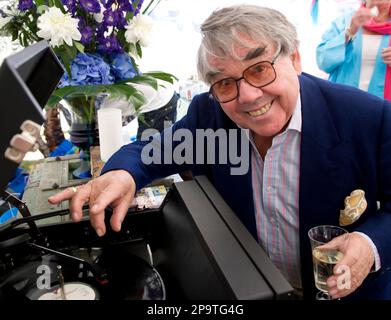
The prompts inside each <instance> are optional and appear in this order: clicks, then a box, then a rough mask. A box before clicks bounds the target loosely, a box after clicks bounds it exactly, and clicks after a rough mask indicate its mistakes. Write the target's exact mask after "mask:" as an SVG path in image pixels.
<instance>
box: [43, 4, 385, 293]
mask: <svg viewBox="0 0 391 320" xmlns="http://www.w3.org/2000/svg"><path fill="white" fill-rule="evenodd" d="M201 31H202V35H203V39H202V43H201V46H200V49H199V53H198V70H199V73H200V76H201V77H202V79H204V80H205V81H206V82H208V83H210V84H211V88H210V93H204V94H201V95H198V96H196V97H194V99H193V101H192V103H191V105H190V107H189V110H188V114H187V115H186V116H185V117H184V118H183V119H182V120H180V121H178V122H177V123H175V124H174V125H173V126H172V128H170V129H168V130H166V131H165V132H164V133H163V136H162V138H161V141H162V142H163V143H162V151H163V155H164V156H161V158H162V161H161V162H159V161H155V162H153V161H152V162H151V161H149V162H148V163H146V161H145V154H146V153H145V152H144V151H145V148H146V147H150V143H149V142H148V141H144V142H137V143H133V144H131V145H127V146H124V147H122V149H120V150H119V151H118V152H117V153H116V154H115V155H114V156H113V157H112V158H111V159H110V160H109V161H108V163H107V164H106V166H105V167H104V170H103V174H102V175H101V176H100V177H99V178H98V179H96V180H94V181H92V182H90V183H89V184H87V185H84V186H82V187H80V188H79V189H78V190H77V191H76V192H74V191H75V190H73V191H72V190H71V189H67V190H65V191H63V192H62V193H60V194H57V195H55V196H54V197H52V198H50V199H49V201H50V202H51V203H58V202H60V201H63V200H65V199H71V215H72V218H73V220H74V221H78V220H80V219H81V217H82V206H83V204H84V203H86V202H87V201H88V202H89V205H90V220H91V223H92V225H93V227H94V228H95V229H96V231H97V233H98V234H99V235H103V234H104V233H105V223H104V209H105V207H106V206H107V205H109V204H111V205H112V207H113V215H112V217H111V221H110V223H111V227H112V228H113V229H114V230H119V229H120V228H121V221H122V220H123V219H124V216H125V215H126V212H127V208H128V206H129V204H130V202H131V200H132V198H133V196H134V194H135V191H136V189H139V188H142V187H143V186H145V185H146V184H147V183H149V182H151V181H152V180H154V179H156V178H159V177H163V176H167V175H170V174H173V173H175V172H179V171H184V170H191V171H192V172H193V174H194V175H199V174H204V175H206V176H208V177H209V179H210V180H211V181H212V183H213V184H214V186H215V187H216V189H217V190H218V191H219V192H220V193H221V195H222V196H223V197H224V199H225V200H226V202H227V203H228V204H229V205H230V206H231V208H232V209H233V210H234V212H235V213H236V214H237V215H238V217H239V218H240V219H241V221H242V222H243V224H244V225H245V226H246V227H247V229H248V230H249V231H250V232H251V234H252V235H253V236H254V238H255V239H256V240H257V241H258V242H259V244H260V246H262V247H263V249H264V250H265V251H266V252H267V253H268V255H269V257H270V258H271V260H272V261H273V262H274V263H275V265H276V266H277V268H279V270H280V271H281V272H282V274H283V275H284V276H285V277H286V279H287V280H288V281H289V282H290V283H291V285H292V286H293V287H294V288H296V289H297V290H298V292H303V293H304V298H309V299H311V298H314V296H315V293H314V292H315V291H314V290H315V286H314V279H313V273H312V257H311V248H310V243H309V240H308V237H307V233H308V230H309V229H310V228H311V227H313V226H315V225H325V224H330V225H338V223H339V215H340V210H341V209H343V208H344V199H345V198H346V197H347V196H348V195H349V194H350V193H351V192H352V191H353V190H356V189H361V190H363V191H364V192H365V196H366V200H367V203H368V207H367V209H366V211H365V212H364V213H363V214H362V216H361V217H360V218H359V219H358V220H357V221H355V222H354V223H352V224H351V225H350V226H348V227H347V229H348V231H349V233H348V234H347V235H345V236H342V237H339V238H337V240H335V241H334V242H333V245H334V246H335V248H336V249H338V250H339V251H340V252H342V253H343V259H342V260H340V261H339V262H338V264H337V265H336V267H335V268H334V269H335V273H334V275H332V276H331V277H329V278H328V280H327V285H328V290H329V293H330V294H331V296H332V297H333V298H340V297H348V298H356V299H357V298H368V299H369V298H371V299H387V298H391V285H390V277H391V275H390V271H389V270H390V265H391V250H390V248H391V238H390V236H389V234H390V233H389V230H391V214H390V213H391V198H390V197H391V152H390V150H391V104H390V103H389V102H387V101H384V100H382V99H380V98H377V97H374V96H372V95H369V94H367V93H364V92H362V91H359V90H357V89H354V88H352V87H347V86H342V85H337V84H332V83H330V82H327V81H324V80H320V79H317V78H315V77H312V76H310V75H308V74H304V73H302V71H301V62H300V54H299V51H298V41H297V34H296V30H295V28H294V26H293V25H292V24H291V23H290V22H288V21H287V20H286V18H285V17H284V16H283V15H282V14H281V13H279V12H277V11H275V10H272V9H268V8H263V7H258V6H251V5H239V6H232V7H228V8H223V9H221V10H218V11H215V12H213V13H212V15H211V16H210V17H209V18H208V19H207V20H206V21H205V22H204V23H203V25H202V26H201ZM199 129H205V130H207V129H212V130H214V131H217V130H220V131H219V132H228V131H229V132H230V133H232V132H238V134H236V135H231V134H230V135H229V138H228V142H229V143H228V144H226V143H223V141H227V140H224V139H221V140H219V142H218V143H216V144H215V145H214V146H213V148H212V150H209V152H214V153H215V154H216V155H218V154H220V153H221V152H226V154H228V153H229V152H230V151H232V149H234V150H239V149H240V150H241V152H240V154H241V157H242V158H246V159H247V160H248V170H242V171H244V172H241V173H239V174H238V173H236V174H234V173H233V171H232V169H233V168H234V167H235V166H236V165H237V162H235V163H234V161H232V159H231V158H230V159H228V161H220V163H219V162H218V161H217V162H216V163H208V162H207V161H201V160H202V157H204V158H205V159H206V158H207V157H208V156H210V155H208V154H207V152H206V153H204V154H203V155H201V156H200V155H199V153H200V152H201V151H202V152H204V148H198V146H197V143H195V144H193V149H194V150H193V153H194V154H193V158H191V159H190V160H187V161H182V162H180V163H179V162H175V161H164V160H166V159H169V160H172V158H170V157H167V158H166V157H165V156H166V154H167V153H169V152H171V151H172V150H174V153H175V146H179V145H180V144H181V143H182V140H180V139H176V140H175V139H172V140H174V141H168V139H167V137H172V136H174V137H175V133H177V132H180V131H181V130H182V131H181V132H183V130H187V131H188V132H191V134H192V135H193V136H194V137H195V136H197V130H199ZM246 139H247V142H248V141H249V142H250V143H248V144H247V145H246V144H243V141H244V140H246ZM168 142H169V143H170V145H171V144H172V145H173V146H174V148H168ZM243 146H247V149H246V148H245V147H243ZM208 147H209V146H207V147H206V148H208ZM227 149H229V150H228V151H227ZM377 201H380V204H381V205H380V208H379V209H378V207H377ZM339 266H344V267H345V270H348V271H349V276H350V277H349V280H350V283H349V285H348V286H346V285H344V286H340V285H338V284H339V282H338V281H337V280H338V276H341V275H339V274H338V273H337V269H338V267H339Z"/></svg>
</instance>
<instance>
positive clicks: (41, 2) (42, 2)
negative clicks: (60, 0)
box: [35, 0, 46, 7]
mask: <svg viewBox="0 0 391 320" xmlns="http://www.w3.org/2000/svg"><path fill="white" fill-rule="evenodd" d="M35 4H36V6H37V7H39V6H43V5H45V4H46V1H45V0H35Z"/></svg>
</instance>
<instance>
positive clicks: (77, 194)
mask: <svg viewBox="0 0 391 320" xmlns="http://www.w3.org/2000/svg"><path fill="white" fill-rule="evenodd" d="M73 191H74V194H73V196H72V201H71V203H70V205H69V210H70V212H71V218H72V220H73V221H74V222H78V221H80V220H81V218H82V217H83V207H84V205H85V204H86V203H87V202H88V201H89V199H90V193H91V189H90V188H89V185H88V184H87V185H85V186H83V187H80V188H78V189H73Z"/></svg>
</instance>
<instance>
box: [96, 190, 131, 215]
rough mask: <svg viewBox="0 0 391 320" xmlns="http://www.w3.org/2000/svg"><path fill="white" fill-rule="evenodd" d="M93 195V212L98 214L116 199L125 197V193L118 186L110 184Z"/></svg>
mask: <svg viewBox="0 0 391 320" xmlns="http://www.w3.org/2000/svg"><path fill="white" fill-rule="evenodd" d="M93 192H94V194H93V195H92V196H91V198H92V199H93V203H91V205H92V206H91V209H90V210H91V213H92V214H97V213H98V212H101V211H102V210H104V209H105V208H106V207H107V206H108V205H109V204H111V203H114V202H115V201H118V200H120V198H122V197H124V195H125V194H124V193H123V192H122V191H121V190H119V189H118V186H113V185H109V186H107V187H106V188H104V189H103V190H101V191H98V192H97V193H96V194H95V190H94V189H93ZM120 201H121V200H120Z"/></svg>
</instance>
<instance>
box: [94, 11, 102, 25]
mask: <svg viewBox="0 0 391 320" xmlns="http://www.w3.org/2000/svg"><path fill="white" fill-rule="evenodd" d="M94 20H95V21H96V22H98V23H102V21H103V13H102V12H99V13H94Z"/></svg>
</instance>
